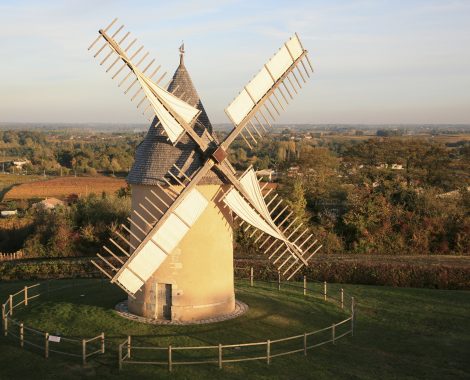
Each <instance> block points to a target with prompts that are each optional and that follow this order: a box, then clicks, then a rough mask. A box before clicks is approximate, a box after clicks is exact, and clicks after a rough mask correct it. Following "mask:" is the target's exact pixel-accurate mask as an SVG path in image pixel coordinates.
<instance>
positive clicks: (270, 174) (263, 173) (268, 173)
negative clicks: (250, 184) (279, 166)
mask: <svg viewBox="0 0 470 380" xmlns="http://www.w3.org/2000/svg"><path fill="white" fill-rule="evenodd" d="M256 175H257V176H258V177H260V178H265V179H267V180H268V181H269V182H271V181H272V180H273V179H275V178H276V176H277V174H276V172H275V171H274V170H272V169H262V170H258V171H257V172H256Z"/></svg>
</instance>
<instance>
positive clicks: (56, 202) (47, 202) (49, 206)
mask: <svg viewBox="0 0 470 380" xmlns="http://www.w3.org/2000/svg"><path fill="white" fill-rule="evenodd" d="M64 204H65V203H64V202H62V201H61V200H60V199H57V198H47V199H44V200H42V201H41V202H37V203H34V204H33V205H32V206H31V207H33V208H35V209H41V210H53V209H55V208H56V207H57V206H63V205H64Z"/></svg>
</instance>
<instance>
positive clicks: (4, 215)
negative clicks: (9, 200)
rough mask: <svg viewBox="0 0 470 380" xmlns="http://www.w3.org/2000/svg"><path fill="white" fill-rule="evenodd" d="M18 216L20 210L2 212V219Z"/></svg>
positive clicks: (0, 213)
mask: <svg viewBox="0 0 470 380" xmlns="http://www.w3.org/2000/svg"><path fill="white" fill-rule="evenodd" d="M17 214H18V210H3V211H1V212H0V215H1V217H2V218H8V217H9V216H14V215H17Z"/></svg>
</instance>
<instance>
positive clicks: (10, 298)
mask: <svg viewBox="0 0 470 380" xmlns="http://www.w3.org/2000/svg"><path fill="white" fill-rule="evenodd" d="M8 304H9V305H10V317H11V316H12V315H13V296H12V295H11V294H10V297H8Z"/></svg>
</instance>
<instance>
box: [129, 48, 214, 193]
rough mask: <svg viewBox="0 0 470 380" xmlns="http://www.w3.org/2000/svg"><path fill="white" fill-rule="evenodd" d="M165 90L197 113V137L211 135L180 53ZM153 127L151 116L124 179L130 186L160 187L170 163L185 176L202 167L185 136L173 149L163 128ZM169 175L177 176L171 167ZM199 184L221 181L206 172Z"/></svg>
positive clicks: (198, 156) (195, 151) (194, 150)
mask: <svg viewBox="0 0 470 380" xmlns="http://www.w3.org/2000/svg"><path fill="white" fill-rule="evenodd" d="M168 91H170V92H173V94H174V95H176V96H178V97H179V98H181V99H183V100H184V101H186V102H187V103H189V104H191V105H193V106H195V107H197V108H198V109H200V110H201V114H200V115H199V117H198V119H197V121H196V124H195V126H194V130H195V131H196V132H197V134H198V135H199V136H202V138H204V139H207V137H206V136H203V132H204V129H206V130H207V131H208V132H209V133H210V134H211V135H212V134H213V130H212V124H211V122H210V121H209V118H208V117H207V114H206V111H205V110H204V106H203V105H202V102H201V100H200V98H199V95H198V93H197V91H196V89H195V88H194V84H193V82H192V80H191V77H190V76H189V73H188V70H187V69H186V67H185V65H184V61H183V55H182V54H181V58H180V64H179V66H178V68H177V69H176V71H175V73H174V75H173V79H172V81H171V83H170V85H169V87H168ZM157 124H158V118H156V117H155V119H154V120H153V122H152V124H151V125H150V128H149V130H148V132H147V135H146V136H145V138H144V140H143V141H142V142H141V143H140V145H139V146H138V147H137V150H136V153H135V161H134V165H133V166H132V169H131V171H130V172H129V175H128V177H127V182H128V183H129V184H131V185H156V184H157V183H160V184H162V183H164V182H163V181H162V180H161V178H162V177H163V176H165V174H167V172H168V171H169V170H170V169H172V168H173V164H176V165H177V166H178V167H180V168H182V169H183V171H184V172H185V173H186V175H188V176H191V175H192V174H193V173H194V172H195V171H196V170H197V169H198V168H199V167H201V166H202V164H203V161H202V159H201V155H200V153H199V150H198V149H197V146H196V144H195V143H194V142H193V141H192V140H191V139H190V138H189V137H188V135H184V136H183V137H182V138H181V139H180V140H179V142H178V143H177V144H176V145H175V146H173V145H172V144H171V142H170V141H169V140H168V139H167V137H166V134H165V132H164V130H163V127H162V126H161V125H158V126H157V127H155V125H157ZM172 173H173V174H176V175H178V176H180V175H179V174H178V172H177V170H176V169H174V168H173V169H172ZM167 178H168V176H167ZM200 183H201V184H220V183H222V181H221V180H220V179H219V177H218V176H217V175H216V174H215V173H213V172H212V171H210V172H209V173H208V175H207V176H206V177H205V178H204V179H203V180H202V181H201V182H200Z"/></svg>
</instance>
